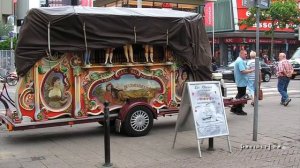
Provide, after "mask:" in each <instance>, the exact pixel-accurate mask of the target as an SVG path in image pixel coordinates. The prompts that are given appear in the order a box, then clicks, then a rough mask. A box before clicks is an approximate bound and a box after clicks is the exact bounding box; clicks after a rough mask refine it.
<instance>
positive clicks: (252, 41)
mask: <svg viewBox="0 0 300 168" xmlns="http://www.w3.org/2000/svg"><path fill="white" fill-rule="evenodd" d="M245 42H246V43H255V42H256V39H255V38H246V40H245ZM259 43H262V44H266V43H267V44H270V43H271V39H266V38H261V39H259ZM274 44H285V40H284V39H274Z"/></svg>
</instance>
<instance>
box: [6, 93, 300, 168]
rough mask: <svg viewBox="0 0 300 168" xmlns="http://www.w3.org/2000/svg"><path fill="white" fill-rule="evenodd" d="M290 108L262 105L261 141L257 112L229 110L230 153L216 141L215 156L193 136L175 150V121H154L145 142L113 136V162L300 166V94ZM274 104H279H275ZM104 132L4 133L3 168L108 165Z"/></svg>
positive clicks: (156, 166)
mask: <svg viewBox="0 0 300 168" xmlns="http://www.w3.org/2000/svg"><path fill="white" fill-rule="evenodd" d="M292 99H293V100H292V102H291V104H290V105H289V106H288V107H284V106H281V105H279V103H277V102H278V100H279V97H277V96H275V97H270V98H266V99H265V100H263V101H261V102H260V105H259V128H258V131H259V134H258V141H257V142H255V141H252V129H253V107H251V106H250V105H246V107H245V111H247V112H248V116H237V115H234V114H232V113H230V112H229V109H226V113H227V119H228V126H229V131H230V140H231V146H232V153H229V152H228V149H227V141H226V137H218V138H215V142H214V147H215V151H207V150H206V149H207V147H208V142H207V140H205V141H204V144H203V145H202V146H201V149H202V158H199V157H198V156H199V155H198V150H197V141H196V139H195V133H194V131H186V132H179V133H178V135H177V141H176V146H175V149H171V146H172V143H173V138H174V128H175V122H176V116H173V117H165V118H160V119H159V120H158V121H155V125H154V127H153V130H152V131H151V132H150V134H149V135H147V136H144V137H135V138H132V137H126V136H123V135H119V134H112V136H111V161H112V163H113V164H114V165H115V166H116V167H120V168H123V167H124V168H142V167H145V168H169V167H170V168H181V167H191V168H194V167H195V168H196V167H279V168H281V167H282V168H283V167H300V113H299V108H300V104H299V99H300V95H293V96H292ZM274 102H276V103H274ZM103 137H104V131H103V127H100V126H98V125H97V124H95V123H91V124H82V125H75V126H73V127H68V126H66V127H54V128H47V129H36V130H26V131H19V132H11V133H9V132H7V131H6V130H4V128H3V127H1V129H0V168H35V167H36V168H52V167H53V168H54V167H55V168H96V167H101V166H100V165H101V164H102V163H103V162H104V147H103V144H104V142H103ZM241 145H252V146H260V145H272V146H274V147H275V146H277V145H280V146H281V147H282V149H272V150H267V149H244V150H242V149H241Z"/></svg>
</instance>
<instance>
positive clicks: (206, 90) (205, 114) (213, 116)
mask: <svg viewBox="0 0 300 168" xmlns="http://www.w3.org/2000/svg"><path fill="white" fill-rule="evenodd" d="M193 129H194V130H195V131H196V136H197V142H198V151H199V155H200V157H201V150H200V140H203V139H204V138H212V137H217V136H227V141H228V148H229V151H230V152H231V146H230V141H229V130H228V125H227V119H226V113H225V108H224V103H223V97H222V93H221V86H220V82H218V81H204V82H187V83H186V84H185V86H184V90H183V95H182V98H181V103H180V109H179V114H178V118H177V122H176V127H175V137H174V141H173V148H174V146H175V142H176V136H177V132H181V131H188V130H193Z"/></svg>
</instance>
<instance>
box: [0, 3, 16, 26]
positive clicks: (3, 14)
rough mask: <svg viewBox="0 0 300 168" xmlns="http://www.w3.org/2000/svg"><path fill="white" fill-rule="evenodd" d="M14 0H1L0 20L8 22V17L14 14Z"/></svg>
mask: <svg viewBox="0 0 300 168" xmlns="http://www.w3.org/2000/svg"><path fill="white" fill-rule="evenodd" d="M13 2H14V1H13V0H0V21H2V22H3V23H7V21H8V17H9V16H11V15H12V14H13V9H14V8H13Z"/></svg>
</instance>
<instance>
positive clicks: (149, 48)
mask: <svg viewBox="0 0 300 168" xmlns="http://www.w3.org/2000/svg"><path fill="white" fill-rule="evenodd" d="M144 49H145V57H146V62H149V56H150V62H152V63H153V46H152V45H150V44H145V45H144Z"/></svg>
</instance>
